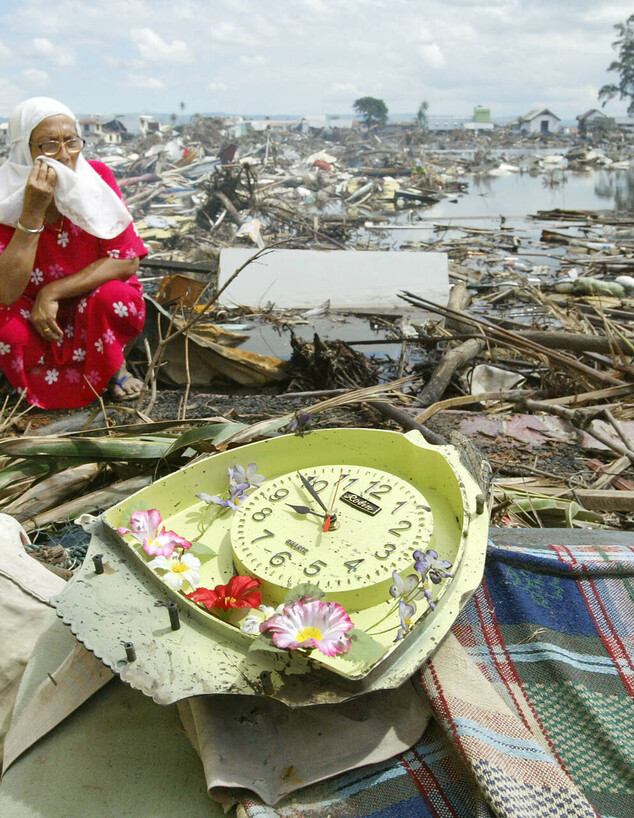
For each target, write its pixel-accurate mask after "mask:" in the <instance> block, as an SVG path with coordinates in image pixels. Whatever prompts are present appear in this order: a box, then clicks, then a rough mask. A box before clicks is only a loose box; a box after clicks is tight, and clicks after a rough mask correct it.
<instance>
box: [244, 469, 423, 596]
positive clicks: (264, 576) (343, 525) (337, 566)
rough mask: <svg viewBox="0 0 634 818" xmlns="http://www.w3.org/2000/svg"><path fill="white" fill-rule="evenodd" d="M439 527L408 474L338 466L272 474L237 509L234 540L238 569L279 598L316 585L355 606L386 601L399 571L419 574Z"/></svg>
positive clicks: (271, 594)
mask: <svg viewBox="0 0 634 818" xmlns="http://www.w3.org/2000/svg"><path fill="white" fill-rule="evenodd" d="M432 531H433V515H432V511H431V508H430V505H429V503H428V502H427V500H426V499H425V497H424V495H423V494H422V493H421V492H420V491H419V490H418V489H416V488H414V487H413V486H412V485H411V484H410V483H408V482H407V481H406V480H404V479H402V478H400V477H397V476H396V475H394V474H391V473H389V472H385V471H381V470H379V469H375V468H369V467H366V466H358V465H357V466H351V465H341V464H333V465H325V466H316V467H311V468H307V469H305V470H301V471H292V472H288V473H286V474H283V475H281V476H279V477H276V478H273V479H270V480H267V481H266V482H265V483H264V484H263V485H262V486H261V487H260V488H259V489H257V490H256V491H255V492H254V493H253V494H251V495H250V496H249V498H248V499H247V500H246V501H245V502H244V504H243V505H242V506H240V508H239V509H238V511H237V512H236V514H235V518H234V521H233V524H232V527H231V545H232V550H233V557H234V562H235V564H236V567H237V569H238V571H239V572H241V573H248V574H250V575H252V576H254V577H256V578H257V579H259V580H260V581H261V583H262V585H263V587H264V589H265V590H266V592H267V596H270V597H271V598H272V600H273V601H275V602H281V601H283V599H284V597H285V596H286V594H287V591H288V590H289V589H290V588H294V587H295V586H297V585H300V584H303V583H311V584H314V585H318V586H319V588H320V589H321V590H322V591H323V592H324V594H325V595H326V598H327V599H328V600H332V601H336V602H339V603H340V604H341V605H343V606H344V608H346V610H347V611H350V610H363V609H365V608H368V607H370V606H373V605H376V604H378V603H380V602H382V601H385V600H386V599H387V598H388V594H389V588H390V586H391V585H392V584H393V577H392V573H393V571H397V572H398V573H399V574H401V575H402V576H406V575H407V574H409V573H413V572H414V567H413V563H414V560H413V556H412V553H413V551H414V550H416V549H421V550H423V551H424V550H425V549H426V548H428V546H429V541H430V539H431V535H432Z"/></svg>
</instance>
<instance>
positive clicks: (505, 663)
mask: <svg viewBox="0 0 634 818" xmlns="http://www.w3.org/2000/svg"><path fill="white" fill-rule="evenodd" d="M632 540H633V542H632V546H603V547H602V546H590V545H586V546H578V547H571V546H557V545H550V546H548V547H547V548H544V547H541V548H539V549H537V548H535V549H531V548H519V547H517V548H511V547H505V548H499V547H496V546H494V545H491V546H490V548H489V553H488V558H487V565H486V570H485V576H484V581H483V583H482V585H481V586H480V588H479V589H478V591H477V592H476V594H475V596H474V597H473V599H472V600H471V601H470V602H469V604H468V605H467V606H466V607H465V609H464V610H463V612H462V614H461V615H460V617H459V618H458V620H457V622H456V623H455V625H454V627H453V629H452V633H451V635H450V636H449V637H448V639H447V640H446V641H445V642H444V643H443V645H442V646H441V648H440V649H439V650H438V652H437V653H436V654H435V656H434V657H433V660H432V661H430V662H429V663H428V664H427V666H426V667H425V668H424V670H423V671H422V673H421V674H420V683H421V685H422V687H423V689H424V690H425V692H426V694H427V696H428V697H429V700H430V702H431V706H432V710H433V712H434V716H435V718H434V720H432V722H431V723H430V725H429V727H428V728H427V730H426V732H425V734H424V736H423V738H422V739H421V741H420V742H419V743H418V744H416V745H415V746H414V747H413V748H412V749H411V750H409V751H408V752H406V753H404V754H403V755H401V756H399V757H397V758H394V759H391V760H389V761H387V762H382V763H380V764H376V765H372V766H367V767H364V768H362V769H360V770H354V771H352V772H349V773H346V774H344V775H340V776H337V777H336V778H333V779H330V780H329V781H326V782H323V783H321V784H318V785H314V786H312V787H309V788H306V789H304V790H300V791H299V792H298V793H296V794H295V795H294V796H291V797H289V798H288V799H286V800H285V801H283V802H280V804H278V805H277V806H276V807H269V806H266V805H264V804H262V803H261V802H258V801H256V800H254V799H253V798H251V797H248V796H244V797H242V798H241V800H240V804H239V807H238V814H239V815H242V816H248V818H298V816H301V818H327V816H330V817H331V818H419V817H420V818H452V817H453V816H455V817H456V818H476V817H477V818H491V817H492V816H502V818H536V817H537V816H546V815H547V816H553V817H554V816H561V818H571V816H575V818H576V817H577V816H588V818H590V816H596V815H600V816H604V818H607V816H610V818H632V816H633V815H634V701H633V697H634V581H633V580H634V537H633V538H632ZM307 741H310V737H307Z"/></svg>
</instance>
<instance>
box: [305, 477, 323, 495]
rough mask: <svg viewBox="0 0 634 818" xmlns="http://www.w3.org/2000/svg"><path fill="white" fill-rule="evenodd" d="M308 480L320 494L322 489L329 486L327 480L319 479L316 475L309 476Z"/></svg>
mask: <svg viewBox="0 0 634 818" xmlns="http://www.w3.org/2000/svg"><path fill="white" fill-rule="evenodd" d="M308 482H309V483H310V484H311V485H312V487H313V488H314V489H315V491H316V492H317V494H319V492H320V491H323V490H324V489H325V488H327V487H328V481H327V480H318V479H317V478H316V477H309V478H308Z"/></svg>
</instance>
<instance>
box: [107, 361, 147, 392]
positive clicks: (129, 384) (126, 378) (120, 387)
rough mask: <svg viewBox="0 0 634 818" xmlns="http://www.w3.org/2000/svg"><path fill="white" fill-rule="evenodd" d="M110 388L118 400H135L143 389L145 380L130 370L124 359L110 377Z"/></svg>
mask: <svg viewBox="0 0 634 818" xmlns="http://www.w3.org/2000/svg"><path fill="white" fill-rule="evenodd" d="M109 389H110V392H111V394H112V396H113V397H114V398H116V399H117V400H133V399H134V398H138V397H139V395H140V394H141V392H142V391H143V381H140V380H139V379H138V378H135V377H134V375H131V374H130V373H129V372H128V369H127V367H126V365H125V361H124V362H123V363H122V364H121V366H120V367H119V369H117V371H116V372H115V373H114V375H113V376H112V378H111V379H110V384H109Z"/></svg>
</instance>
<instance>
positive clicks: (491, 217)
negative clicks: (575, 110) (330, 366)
mask: <svg viewBox="0 0 634 818" xmlns="http://www.w3.org/2000/svg"><path fill="white" fill-rule="evenodd" d="M464 178H465V181H467V180H468V181H469V189H468V191H466V192H465V193H462V194H457V195H456V196H453V197H451V198H447V199H444V200H443V201H441V202H439V203H438V204H435V205H432V206H431V207H424V208H416V209H407V210H402V211H400V212H396V213H395V214H394V215H393V216H392V217H391V218H390V219H389V221H390V227H389V228H387V229H384V230H375V229H371V228H366V230H365V231H363V232H365V233H366V235H367V236H368V241H372V243H373V244H374V246H376V245H377V243H379V244H380V245H381V246H383V247H386V248H388V249H390V250H395V251H398V250H403V251H408V250H414V251H415V250H417V249H420V250H424V249H425V247H429V248H430V249H431V247H432V246H433V249H434V250H440V251H442V249H443V248H442V242H443V241H447V240H450V239H452V238H456V237H461V238H462V239H463V240H464V237H465V233H464V232H463V231H461V230H460V229H459V228H461V227H466V226H469V227H474V228H478V229H485V230H486V229H488V230H499V228H500V227H501V225H502V224H503V225H504V227H505V228H512V230H510V231H509V232H510V233H511V235H516V236H517V237H518V238H519V239H520V240H521V242H522V249H521V252H520V254H519V255H520V256H528V257H529V260H530V261H532V263H533V264H545V265H548V266H550V267H551V268H554V269H556V267H557V266H558V262H557V260H556V259H557V256H558V255H559V254H561V253H563V252H564V249H563V248H557V247H553V246H541V245H540V243H539V239H540V235H541V231H542V230H543V229H544V227H548V228H549V229H557V227H558V223H557V222H544V221H536V220H533V219H530V218H529V217H530V216H531V215H534V214H536V213H537V212H538V211H540V210H554V209H557V208H558V209H563V210H615V209H616V210H620V211H625V212H629V213H634V169H630V170H614V171H609V170H592V171H588V172H584V173H581V172H575V171H568V170H563V171H561V170H557V171H552V172H550V173H549V174H547V175H536V176H534V175H530V174H528V173H513V174H510V175H509V176H498V177H482V176H475V177H467V176H465V177H464ZM388 218H389V217H387V216H386V219H385V221H386V222H387V221H388ZM439 226H443V227H446V228H448V229H446V230H443V231H442V232H440V233H439ZM600 229H601V228H600V226H597V230H598V231H599V232H600ZM403 306H404V307H405V306H406V305H405V304H404V305H403ZM293 331H294V332H295V333H296V334H297V335H298V336H299V337H300V338H303V339H305V340H311V339H312V337H313V335H314V333H315V332H317V333H319V335H320V337H322V338H324V339H334V338H337V339H341V340H345V341H348V342H353V343H354V342H361V341H364V340H371V341H374V342H375V343H373V344H355V349H356V350H358V351H359V352H362V353H363V354H364V355H367V356H376V357H378V358H385V357H389V358H390V359H392V360H396V361H398V358H399V356H400V354H401V344H400V342H390V338H391V337H393V335H391V334H390V333H389V332H386V331H385V329H384V327H382V326H381V325H380V324H379V325H377V324H376V323H375V322H374V321H373V320H371V319H367V318H364V317H356V316H347V317H345V318H344V317H341V316H330V317H326V318H323V319H318V320H317V321H314V320H311V322H310V323H309V324H298V325H295V326H294V327H293ZM289 338H290V335H289V331H288V330H286V329H280V328H279V327H273V326H270V325H266V324H264V325H263V324H257V325H254V326H253V328H252V330H251V337H250V339H249V341H248V342H246V344H245V348H247V349H250V350H252V351H254V352H260V353H262V354H265V355H274V356H277V357H280V358H288V357H289V356H290V341H289ZM381 340H383V343H378V344H377V343H376V341H381Z"/></svg>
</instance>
